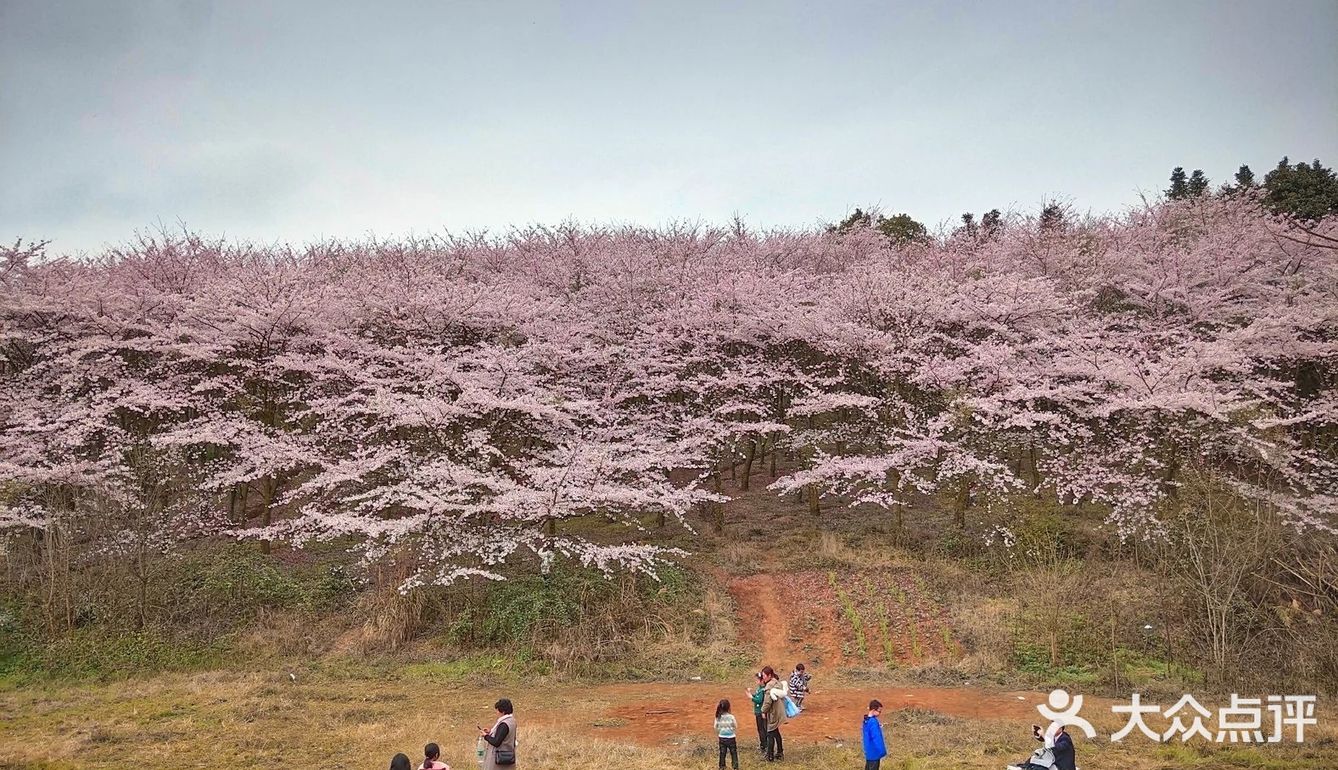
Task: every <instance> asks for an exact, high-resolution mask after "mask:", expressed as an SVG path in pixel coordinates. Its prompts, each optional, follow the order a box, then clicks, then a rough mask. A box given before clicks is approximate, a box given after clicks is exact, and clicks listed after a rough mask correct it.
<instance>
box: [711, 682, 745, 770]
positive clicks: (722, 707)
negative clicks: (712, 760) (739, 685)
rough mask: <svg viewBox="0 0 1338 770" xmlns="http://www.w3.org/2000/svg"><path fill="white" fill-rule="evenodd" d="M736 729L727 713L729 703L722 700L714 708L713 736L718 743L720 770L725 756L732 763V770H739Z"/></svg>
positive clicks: (732, 718) (737, 726)
mask: <svg viewBox="0 0 1338 770" xmlns="http://www.w3.org/2000/svg"><path fill="white" fill-rule="evenodd" d="M738 729H739V723H738V722H737V721H736V720H735V719H734V715H733V714H731V713H729V701H728V700H726V699H723V698H722V699H721V700H720V702H719V703H717V704H716V707H715V735H716V738H717V739H718V740H719V741H720V770H725V754H729V755H730V758H731V759H732V760H733V761H734V770H739V742H738V738H737V733H738Z"/></svg>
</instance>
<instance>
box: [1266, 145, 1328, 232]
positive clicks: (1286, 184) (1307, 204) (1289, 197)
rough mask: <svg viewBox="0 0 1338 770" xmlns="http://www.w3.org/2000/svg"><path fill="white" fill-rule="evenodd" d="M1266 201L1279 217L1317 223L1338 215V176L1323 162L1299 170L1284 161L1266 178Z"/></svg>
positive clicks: (1298, 167)
mask: <svg viewBox="0 0 1338 770" xmlns="http://www.w3.org/2000/svg"><path fill="white" fill-rule="evenodd" d="M1264 189H1265V190H1266V194H1265V196H1264V200H1265V201H1267V203H1268V205H1269V208H1271V209H1273V211H1275V212H1277V213H1279V214H1290V215H1292V216H1294V217H1296V218H1297V219H1301V220H1306V221H1312V222H1313V221H1317V220H1320V219H1323V218H1324V217H1326V216H1329V215H1331V214H1335V213H1338V176H1335V174H1334V172H1333V169H1330V168H1325V167H1324V165H1323V164H1322V163H1320V162H1319V159H1318V158H1316V159H1315V161H1314V163H1309V164H1307V163H1297V164H1296V165H1295V166H1293V165H1290V164H1289V163H1288V160H1287V158H1283V159H1282V160H1281V161H1279V163H1278V167H1277V168H1275V169H1273V170H1272V171H1270V172H1268V174H1266V175H1265V176H1264Z"/></svg>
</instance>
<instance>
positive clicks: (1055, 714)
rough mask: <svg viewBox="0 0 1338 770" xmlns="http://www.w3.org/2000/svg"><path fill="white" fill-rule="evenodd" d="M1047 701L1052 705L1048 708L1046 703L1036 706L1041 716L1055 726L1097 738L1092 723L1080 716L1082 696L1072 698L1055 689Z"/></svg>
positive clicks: (1048, 732)
mask: <svg viewBox="0 0 1338 770" xmlns="http://www.w3.org/2000/svg"><path fill="white" fill-rule="evenodd" d="M1046 700H1048V701H1049V704H1050V705H1049V706H1048V707H1047V706H1046V704H1044V703H1042V704H1039V705H1037V706H1036V710H1037V711H1039V712H1041V716H1043V717H1045V718H1046V719H1049V720H1050V721H1051V722H1052V723H1054V724H1060V725H1064V726H1066V727H1077V728H1080V729H1081V730H1082V731H1083V734H1084V735H1086V736H1087V737H1088V738H1089V739H1090V738H1095V737H1096V729H1095V728H1094V727H1092V723H1091V722H1088V721H1087V720H1086V719H1083V718H1082V717H1080V716H1078V712H1079V711H1080V710H1082V696H1081V695H1073V696H1070V695H1069V694H1068V693H1067V692H1065V691H1063V690H1060V689H1054V690H1051V691H1050V697H1048V698H1047V699H1046ZM1050 733H1051V731H1050V730H1046V738H1047V747H1048V741H1049V740H1051V738H1050Z"/></svg>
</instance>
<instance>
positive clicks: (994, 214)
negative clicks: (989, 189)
mask: <svg viewBox="0 0 1338 770" xmlns="http://www.w3.org/2000/svg"><path fill="white" fill-rule="evenodd" d="M980 226H981V227H983V228H984V229H985V237H986V238H992V237H994V236H995V235H997V234H998V233H999V231H1000V230H1001V229H1003V214H1001V213H1000V212H999V210H998V209H990V210H989V211H986V212H985V216H983V217H981V218H980Z"/></svg>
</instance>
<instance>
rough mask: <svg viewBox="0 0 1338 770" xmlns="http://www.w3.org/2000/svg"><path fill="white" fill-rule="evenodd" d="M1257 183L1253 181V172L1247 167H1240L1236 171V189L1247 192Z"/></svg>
mask: <svg viewBox="0 0 1338 770" xmlns="http://www.w3.org/2000/svg"><path fill="white" fill-rule="evenodd" d="M1257 185H1258V182H1255V181H1254V172H1253V171H1251V170H1250V167H1249V166H1241V167H1240V168H1239V169H1237V170H1236V189H1237V190H1249V189H1251V188H1253V187H1256V186H1257Z"/></svg>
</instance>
